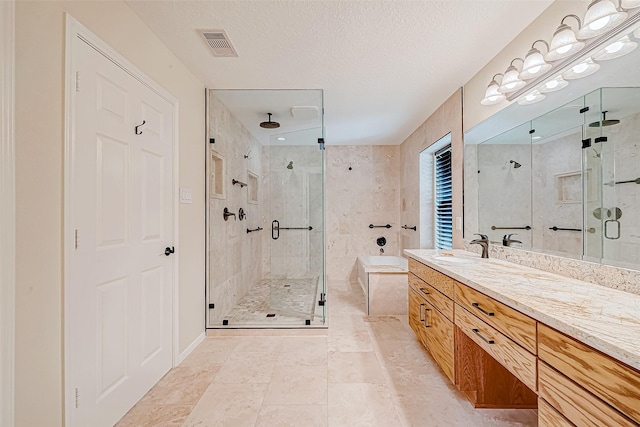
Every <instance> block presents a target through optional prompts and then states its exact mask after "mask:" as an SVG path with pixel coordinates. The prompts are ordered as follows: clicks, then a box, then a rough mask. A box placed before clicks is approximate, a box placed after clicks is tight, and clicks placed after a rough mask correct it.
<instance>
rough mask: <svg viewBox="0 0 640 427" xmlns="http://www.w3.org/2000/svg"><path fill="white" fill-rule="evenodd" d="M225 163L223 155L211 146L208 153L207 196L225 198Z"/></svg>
mask: <svg viewBox="0 0 640 427" xmlns="http://www.w3.org/2000/svg"><path fill="white" fill-rule="evenodd" d="M225 176H226V174H225V164H224V157H222V156H221V155H220V154H219V153H216V152H215V151H214V150H213V148H211V149H210V153H209V196H210V197H214V198H216V199H224V198H225V188H226V187H225V185H224V179H225Z"/></svg>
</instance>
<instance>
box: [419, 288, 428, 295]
mask: <svg viewBox="0 0 640 427" xmlns="http://www.w3.org/2000/svg"><path fill="white" fill-rule="evenodd" d="M420 290H421V291H422V293H423V294H425V295H429V291H428V290H426V289H425V288H420Z"/></svg>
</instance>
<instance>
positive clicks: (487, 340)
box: [472, 329, 495, 344]
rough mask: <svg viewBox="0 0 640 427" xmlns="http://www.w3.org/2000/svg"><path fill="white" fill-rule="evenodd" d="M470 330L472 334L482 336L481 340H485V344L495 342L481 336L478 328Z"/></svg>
mask: <svg viewBox="0 0 640 427" xmlns="http://www.w3.org/2000/svg"><path fill="white" fill-rule="evenodd" d="M472 331H473V333H474V334H476V335H477V336H479V337H480V338H482V341H484V342H486V343H487V344H495V342H494V341H493V340H490V339H488V338H485V337H483V336H482V334H481V333H480V331H479V330H477V329H472Z"/></svg>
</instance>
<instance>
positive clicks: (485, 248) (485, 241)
mask: <svg viewBox="0 0 640 427" xmlns="http://www.w3.org/2000/svg"><path fill="white" fill-rule="evenodd" d="M476 236H480V239H475V240H472V241H471V244H475V245H480V246H482V258H489V237H488V236H487V235H486V234H478V233H476Z"/></svg>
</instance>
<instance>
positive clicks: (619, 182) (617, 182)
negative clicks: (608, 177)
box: [604, 178, 640, 186]
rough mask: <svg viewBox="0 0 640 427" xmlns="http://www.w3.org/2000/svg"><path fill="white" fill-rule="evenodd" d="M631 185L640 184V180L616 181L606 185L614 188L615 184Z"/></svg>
mask: <svg viewBox="0 0 640 427" xmlns="http://www.w3.org/2000/svg"><path fill="white" fill-rule="evenodd" d="M631 183H634V184H640V178H636V179H630V180H628V181H615V182H614V181H612V182H607V183H605V184H604V185H608V186H612V185H614V184H631Z"/></svg>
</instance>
